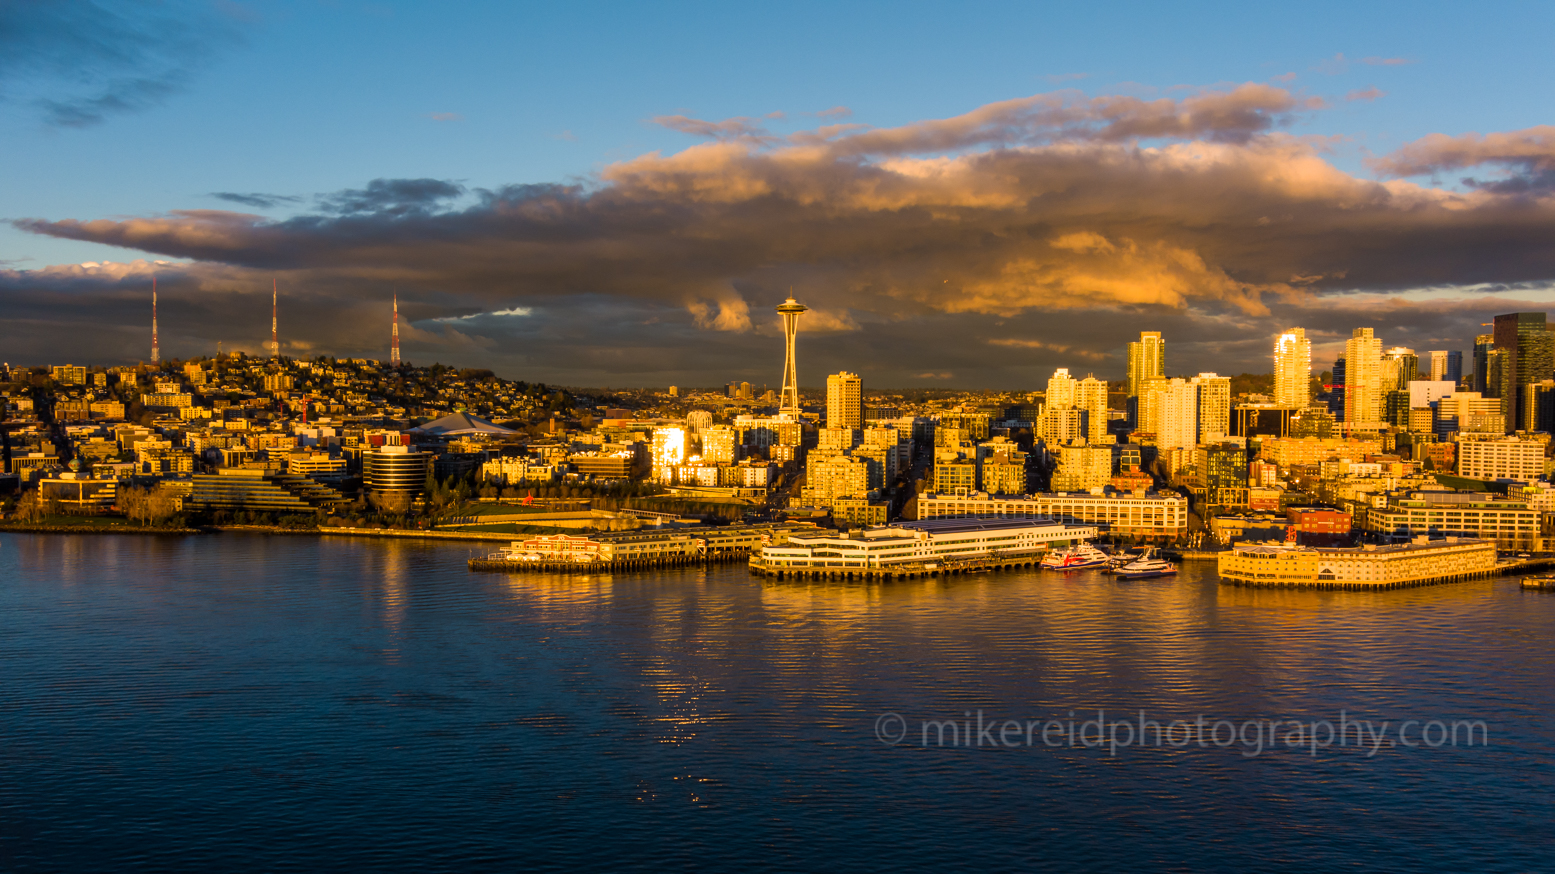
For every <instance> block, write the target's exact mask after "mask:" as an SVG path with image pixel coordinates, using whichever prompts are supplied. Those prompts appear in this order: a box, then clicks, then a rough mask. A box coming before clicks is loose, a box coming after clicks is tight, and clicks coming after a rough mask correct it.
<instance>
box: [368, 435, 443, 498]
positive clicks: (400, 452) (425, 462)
mask: <svg viewBox="0 0 1555 874" xmlns="http://www.w3.org/2000/svg"><path fill="white" fill-rule="evenodd" d="M431 470H432V453H430V452H420V451H417V450H414V449H411V448H410V447H409V446H380V447H378V448H376V449H372V450H370V451H367V452H363V453H362V481H363V483H364V484H365V485H366V486H367V489H368V490H369V491H371V492H373V493H375V494H382V493H400V494H404V495H406V496H415V495H419V494H421V490H422V487H423V486H425V485H426V481H427V474H428V473H430V472H431Z"/></svg>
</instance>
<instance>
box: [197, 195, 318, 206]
mask: <svg viewBox="0 0 1555 874" xmlns="http://www.w3.org/2000/svg"><path fill="white" fill-rule="evenodd" d="M210 196H211V197H214V198H216V199H218V200H225V201H227V202H229V203H238V204H242V205H243V206H252V207H254V208H255V209H274V208H275V207H277V206H281V205H282V204H288V203H301V202H302V198H300V197H294V196H292V195H288V194H261V193H259V192H257V191H255V192H250V193H248V194H239V193H237V192H235V191H212V192H211V193H210Z"/></svg>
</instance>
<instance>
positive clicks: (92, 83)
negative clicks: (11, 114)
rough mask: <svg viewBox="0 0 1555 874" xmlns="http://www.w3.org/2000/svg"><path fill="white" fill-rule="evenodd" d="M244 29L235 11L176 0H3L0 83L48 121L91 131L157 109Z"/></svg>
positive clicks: (58, 125)
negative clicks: (57, 0)
mask: <svg viewBox="0 0 1555 874" xmlns="http://www.w3.org/2000/svg"><path fill="white" fill-rule="evenodd" d="M234 8H237V9H241V7H234ZM247 26H248V22H246V21H245V19H244V18H243V17H242V16H241V15H235V14H232V13H231V11H228V10H223V9H221V8H218V7H215V6H211V5H207V4H202V3H194V2H181V0H173V2H167V3H156V4H148V3H122V2H108V0H99V2H71V3H8V4H6V6H5V11H4V22H3V24H0V87H3V89H4V90H5V92H6V93H7V97H8V98H9V99H11V100H13V101H16V102H20V103H26V104H30V105H32V106H33V107H34V108H35V109H36V110H37V111H38V112H39V114H40V116H41V118H42V120H43V122H44V124H46V125H49V126H51V127H63V128H79V127H88V126H91V125H95V124H100V123H102V122H103V121H105V120H107V119H108V118H109V117H111V116H113V115H119V114H125V113H131V112H138V111H142V110H145V109H148V108H151V107H154V106H157V105H159V104H161V103H163V102H164V101H165V100H167V98H168V97H170V96H171V95H173V94H175V93H177V92H178V91H181V90H182V89H183V88H185V87H186V86H187V85H188V83H189V82H190V81H191V80H192V78H193V77H194V76H195V74H196V73H197V72H198V71H199V70H201V69H202V68H203V67H204V66H205V65H206V64H208V63H209V62H210V60H211V59H212V57H213V56H214V55H216V54H217V53H219V52H221V51H225V50H228V49H230V48H231V47H233V46H234V45H236V44H238V43H239V42H240V41H241V39H242V35H243V32H244V30H245V28H246V27H247Z"/></svg>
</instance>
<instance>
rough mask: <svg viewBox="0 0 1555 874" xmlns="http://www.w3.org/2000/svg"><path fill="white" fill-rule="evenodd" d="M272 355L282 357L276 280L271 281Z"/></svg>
mask: <svg viewBox="0 0 1555 874" xmlns="http://www.w3.org/2000/svg"><path fill="white" fill-rule="evenodd" d="M270 355H271V356H272V357H275V358H280V357H281V335H280V334H279V333H278V332H277V331H276V329H275V278H274V277H272V278H271V279H270Z"/></svg>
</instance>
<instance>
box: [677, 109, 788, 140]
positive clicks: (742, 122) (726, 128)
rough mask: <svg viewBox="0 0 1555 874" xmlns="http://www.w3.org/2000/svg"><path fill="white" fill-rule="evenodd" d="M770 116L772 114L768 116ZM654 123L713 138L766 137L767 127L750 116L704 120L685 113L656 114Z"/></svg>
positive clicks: (684, 132)
mask: <svg viewBox="0 0 1555 874" xmlns="http://www.w3.org/2000/svg"><path fill="white" fill-rule="evenodd" d="M767 117H768V118H770V117H771V116H767ZM653 123H654V124H656V125H659V126H660V127H667V128H669V129H670V130H673V131H680V132H681V133H683V134H690V135H692V136H694V137H708V138H711V139H720V140H722V139H730V138H736V137H765V136H767V135H768V134H767V130H766V128H764V127H762V126H761V123H760V122H759V121H757V120H755V119H753V118H750V117H748V116H743V115H742V116H737V117H735V118H726V119H724V120H723V121H703V120H702V119H699V118H690V117H688V116H684V115H659V116H655V117H654V119H653Z"/></svg>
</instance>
